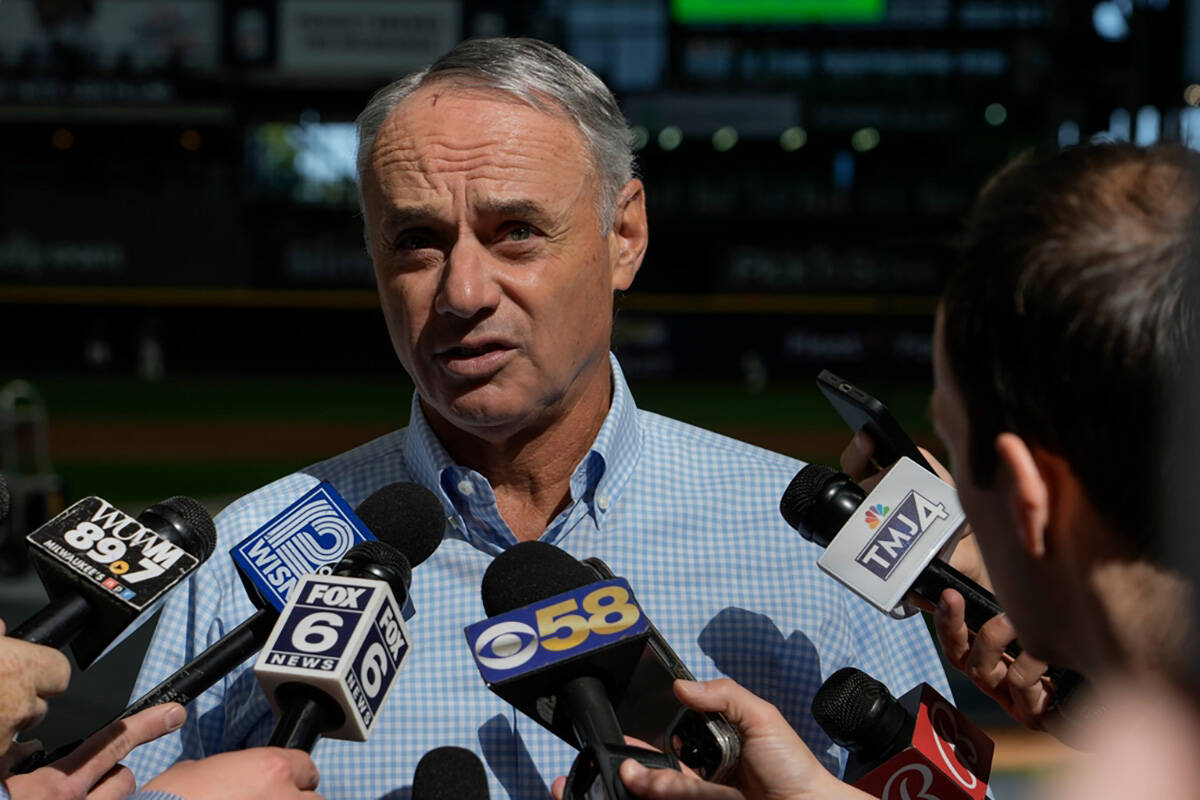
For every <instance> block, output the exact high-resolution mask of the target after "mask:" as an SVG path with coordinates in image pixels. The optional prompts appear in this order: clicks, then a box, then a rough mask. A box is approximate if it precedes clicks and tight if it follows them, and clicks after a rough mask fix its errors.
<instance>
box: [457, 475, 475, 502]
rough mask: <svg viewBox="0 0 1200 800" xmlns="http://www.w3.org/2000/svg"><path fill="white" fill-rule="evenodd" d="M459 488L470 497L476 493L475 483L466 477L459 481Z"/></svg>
mask: <svg viewBox="0 0 1200 800" xmlns="http://www.w3.org/2000/svg"><path fill="white" fill-rule="evenodd" d="M458 490H459V491H460V492H462V493H463V494H464V495H466V496H467V497H470V496H471V495H473V494H475V484H473V483H471V482H470V481H469V480H467V479H466V478H464V479H462V480H461V481H459V482H458Z"/></svg>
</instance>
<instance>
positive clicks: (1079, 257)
mask: <svg viewBox="0 0 1200 800" xmlns="http://www.w3.org/2000/svg"><path fill="white" fill-rule="evenodd" d="M1198 203H1200V154H1198V153H1194V152H1191V151H1189V150H1186V149H1184V148H1182V147H1179V146H1175V145H1156V146H1154V147H1150V148H1141V147H1136V146H1133V145H1128V144H1090V145H1084V146H1081V147H1077V148H1072V149H1069V150H1064V151H1061V152H1058V153H1056V154H1054V155H1051V156H1049V157H1046V158H1041V159H1035V158H1030V157H1022V158H1019V159H1017V160H1016V161H1015V162H1013V163H1012V164H1010V165H1008V166H1007V167H1005V168H1004V169H1003V170H1001V172H1000V173H999V174H997V175H996V176H995V177H994V178H992V180H991V181H990V182H989V183H988V184H987V185H986V186H985V187H984V189H983V191H982V192H981V193H980V196H979V199H978V200H977V201H976V205H975V207H974V209H973V211H972V213H971V215H970V216H969V218H968V222H967V227H966V231H965V235H964V237H963V240H962V242H961V246H960V251H959V257H958V264H957V268H956V270H955V272H954V274H953V276H952V277H951V280H950V282H949V285H948V287H947V289H946V293H945V295H944V297H943V302H942V309H943V315H944V325H945V327H944V342H945V351H946V356H947V360H948V362H949V367H950V370H951V371H952V372H953V375H954V379H955V381H956V383H957V385H958V389H959V391H960V392H961V395H962V399H963V402H964V405H965V408H966V413H967V417H968V420H969V426H970V434H969V435H970V439H969V444H968V447H969V456H970V472H971V474H970V475H969V476H967V478H968V479H969V480H972V481H973V482H974V483H976V484H979V485H990V484H991V482H992V480H993V478H994V473H995V466H996V456H995V450H994V443H995V438H996V436H997V434H999V433H1001V432H1004V431H1011V432H1013V433H1015V434H1017V435H1019V436H1021V437H1022V438H1023V439H1024V440H1026V441H1027V442H1028V443H1030V444H1033V445H1037V446H1041V447H1043V448H1045V449H1046V450H1048V451H1051V452H1053V453H1056V454H1058V455H1060V456H1062V457H1063V458H1065V459H1066V460H1067V462H1068V463H1070V465H1071V467H1072V469H1073V470H1074V471H1075V473H1076V475H1077V476H1078V477H1079V479H1080V481H1081V483H1082V485H1083V487H1084V490H1085V491H1086V492H1087V495H1088V497H1089V499H1090V501H1091V502H1092V504H1093V505H1094V506H1095V508H1096V509H1097V510H1098V511H1099V512H1100V513H1101V514H1102V515H1103V516H1104V517H1105V518H1106V519H1107V520H1109V521H1110V522H1111V523H1112V527H1113V529H1114V530H1115V531H1118V532H1120V534H1122V535H1123V536H1124V537H1125V539H1126V542H1127V544H1129V545H1132V547H1133V548H1134V549H1135V550H1136V551H1138V552H1142V551H1144V550H1145V549H1146V548H1147V547H1148V546H1149V545H1150V544H1151V543H1152V541H1153V536H1152V533H1153V531H1155V530H1156V528H1157V527H1158V522H1159V520H1158V519H1157V517H1156V515H1155V509H1156V507H1157V502H1156V501H1157V500H1158V489H1157V487H1158V486H1159V484H1160V481H1161V478H1162V468H1161V464H1162V459H1161V447H1160V444H1161V442H1162V440H1161V438H1160V433H1161V431H1160V430H1159V428H1158V424H1159V423H1158V421H1159V420H1160V419H1161V416H1160V415H1161V412H1162V410H1163V409H1164V408H1165V404H1166V394H1167V391H1168V386H1169V385H1170V383H1171V381H1172V379H1173V373H1174V370H1175V369H1176V368H1177V365H1178V364H1179V362H1180V358H1181V354H1182V353H1183V351H1184V349H1185V347H1186V345H1187V344H1188V339H1189V335H1188V323H1189V319H1188V316H1189V314H1190V311H1189V308H1188V304H1187V303H1185V302H1184V301H1183V298H1182V287H1183V285H1184V278H1185V276H1186V273H1187V271H1188V268H1189V265H1190V263H1191V262H1192V261H1194V260H1195V259H1196V256H1197V253H1200V248H1198V247H1197V243H1198V237H1200V230H1198V225H1197V222H1198Z"/></svg>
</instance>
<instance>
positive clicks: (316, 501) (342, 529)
mask: <svg viewBox="0 0 1200 800" xmlns="http://www.w3.org/2000/svg"><path fill="white" fill-rule="evenodd" d="M374 539H375V535H374V534H373V533H371V529H370V528H368V527H367V526H366V525H365V524H364V523H363V521H362V520H360V519H359V518H358V516H357V515H355V513H354V511H352V510H351V508H350V506H349V505H348V504H347V503H346V501H345V500H343V499H342V496H341V495H339V494H338V493H337V491H336V490H335V489H334V488H333V487H332V486H330V485H329V484H328V483H319V484H317V485H316V486H315V487H313V488H312V489H311V490H310V491H308V492H306V493H305V494H303V495H302V496H301V497H300V498H298V499H297V500H296V501H295V502H294V503H292V504H291V505H289V506H288V507H287V508H285V509H284V510H283V511H281V512H279V513H278V514H276V515H275V516H274V517H272V518H271V519H270V520H269V521H268V522H267V523H266V524H264V525H263V526H262V527H261V528H259V529H258V530H256V531H255V532H254V533H252V534H250V535H249V536H247V537H246V538H245V539H243V540H242V541H241V542H239V543H238V544H237V545H236V546H234V547H233V549H232V550H230V555H231V556H232V557H233V562H234V564H236V565H237V568H238V574H239V575H240V576H241V578H242V582H243V583H245V584H246V590H247V591H248V592H250V594H251V595H252V596H254V595H257V596H259V597H261V598H262V599H263V600H265V601H266V602H267V603H270V604H271V605H272V606H274V607H275V609H276V610H277V611H282V610H283V606H284V604H285V603H286V602H287V598H288V593H289V592H290V591H291V589H292V588H293V587H294V586H295V585H296V582H297V581H298V580H299V579H300V578H301V577H302V576H304V575H308V574H311V573H314V572H317V573H324V574H329V573H330V572H332V568H333V565H334V564H336V563H337V562H338V561H339V560H340V559H341V558H342V556H344V555H346V553H348V552H349V551H350V548H352V547H354V545H356V544H358V543H359V542H365V541H370V540H374Z"/></svg>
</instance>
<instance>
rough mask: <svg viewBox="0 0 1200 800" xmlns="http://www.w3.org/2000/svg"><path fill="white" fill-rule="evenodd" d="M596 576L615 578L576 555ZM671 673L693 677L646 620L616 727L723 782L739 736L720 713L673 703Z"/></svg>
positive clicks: (707, 777) (591, 560)
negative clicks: (644, 643) (646, 633)
mask: <svg viewBox="0 0 1200 800" xmlns="http://www.w3.org/2000/svg"><path fill="white" fill-rule="evenodd" d="M582 561H583V563H584V564H587V565H588V566H589V567H591V569H592V570H593V571H594V572H595V573H596V575H597V576H598V579H599V580H608V579H609V578H613V577H616V576H614V575H613V571H612V570H611V569H609V567H608V565H607V564H605V563H604V562H603V561H601V560H600V559H598V558H585V559H582ZM676 678H681V679H683V680H689V681H694V680H695V679H696V678H695V676H694V675H692V673H691V670H689V669H688V668H687V667H686V666H685V665H684V663H683V661H682V660H680V658H679V656H678V655H676V654H675V651H674V650H672V649H671V646H670V645H669V644H667V641H666V639H664V638H663V637H662V634H660V633H659V632H658V629H657V628H655V627H654V624H653V623H650V637H649V639H647V646H646V649H645V650H643V651H642V655H641V658H640V660H639V661H638V664H637V667H635V669H634V672H633V677H632V679H631V680H630V682H629V687H628V688H627V689H626V691H625V693H624V696H623V697H622V699H621V702H620V705H619V706H618V707H617V708H616V709H615V710H616V712H617V720H618V721H619V722H620V723H621V730H622V731H623V732H624V733H625V734H626V735H628V736H633V737H636V738H638V739H641V740H642V741H644V742H647V743H649V744H651V745H653V746H655V747H657V748H659V749H660V750H662V751H663V752H670V753H672V754H674V755H675V757H676V758H678V759H679V760H680V762H682V763H684V764H687V765H688V766H689V767H691V768H692V770H694V771H695V772H696V774H697V775H699V776H700V777H701V778H703V779H704V780H706V781H713V782H716V783H721V782H723V781H724V780H725V779H726V778H727V777H728V776H729V773H730V772H731V771H732V770H733V768H734V766H736V765H737V762H738V758H739V757H740V756H741V751H742V740H741V737H740V736H738V732H737V728H735V727H734V726H733V724H732V723H731V722H730V721H729V720H727V719H725V717H724V716H723V715H721V714H717V713H708V712H702V711H693V710H692V709H690V708H688V707H687V706H685V705H684V704H683V703H681V702H679V699H678V698H677V697H675V692H674V691H673V690H672V688H671V686H672V684H673V683H674V682H675V679H676Z"/></svg>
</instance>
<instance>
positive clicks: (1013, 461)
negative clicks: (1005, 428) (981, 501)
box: [996, 433, 1053, 558]
mask: <svg viewBox="0 0 1200 800" xmlns="http://www.w3.org/2000/svg"><path fill="white" fill-rule="evenodd" d="M996 487H997V488H998V489H999V490H1000V491H1001V492H1002V493H1003V495H1004V501H1005V503H1006V504H1007V506H1008V513H1009V517H1010V519H1011V521H1012V523H1013V524H1014V525H1016V528H1017V530H1016V534H1017V540H1018V542H1019V543H1020V544H1021V546H1022V547H1024V548H1025V550H1026V551H1027V552H1028V553H1029V554H1030V555H1032V556H1033V557H1035V558H1042V557H1044V556H1045V555H1046V540H1047V538H1048V537H1047V528H1048V527H1049V525H1050V521H1051V519H1052V518H1053V511H1052V509H1051V503H1052V497H1053V491H1052V490H1053V487H1052V486H1051V485H1048V484H1047V481H1046V476H1045V475H1044V474H1043V472H1042V469H1041V467H1040V465H1039V464H1038V459H1037V458H1036V457H1035V456H1034V453H1033V451H1031V450H1030V449H1029V446H1028V445H1026V444H1025V440H1024V439H1022V438H1021V437H1020V436H1017V435H1016V434H1015V433H1002V434H1000V435H999V436H997V437H996Z"/></svg>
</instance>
